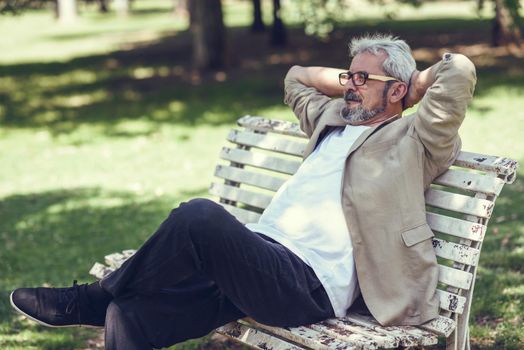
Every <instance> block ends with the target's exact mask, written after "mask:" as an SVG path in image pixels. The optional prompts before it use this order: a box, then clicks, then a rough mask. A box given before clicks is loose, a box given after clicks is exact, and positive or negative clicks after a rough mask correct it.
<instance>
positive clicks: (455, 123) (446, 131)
mask: <svg viewBox="0 0 524 350" xmlns="http://www.w3.org/2000/svg"><path fill="white" fill-rule="evenodd" d="M476 80H477V78H476V73H475V66H474V65H473V63H472V62H471V61H470V60H469V59H468V58H467V57H466V56H464V55H461V54H450V53H446V54H444V56H443V59H442V61H441V62H440V65H439V66H437V70H436V80H435V82H434V83H433V85H432V86H431V87H430V88H429V89H428V90H427V91H426V94H425V95H424V98H423V99H422V101H421V103H420V105H419V108H418V111H417V113H416V114H417V115H416V116H415V120H414V130H415V133H416V134H417V136H418V138H419V139H420V141H421V142H422V144H423V145H424V148H425V151H426V156H427V160H428V161H430V163H432V164H427V165H429V166H430V167H431V168H433V170H436V171H437V172H440V171H442V170H443V169H446V168H447V167H449V166H450V165H451V163H452V162H453V161H454V159H455V158H456V157H457V155H458V152H459V151H460V147H461V141H460V137H459V135H458V129H459V127H460V125H461V124H462V121H463V120H464V116H465V114H466V108H467V106H468V104H469V102H470V101H471V99H472V97H473V91H474V89H475V83H476ZM435 167H436V168H439V169H435ZM432 172H433V171H432Z"/></svg>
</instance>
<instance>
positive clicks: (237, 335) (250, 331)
mask: <svg viewBox="0 0 524 350" xmlns="http://www.w3.org/2000/svg"><path fill="white" fill-rule="evenodd" d="M216 332H217V333H219V334H222V335H225V336H227V337H229V338H231V339H234V340H236V341H240V342H241V343H245V344H248V345H249V346H250V347H252V348H255V349H260V350H302V349H303V348H301V347H298V346H296V345H293V344H291V343H288V342H286V341H284V340H281V339H279V338H276V337H274V336H272V335H268V334H266V333H264V332H262V331H259V330H257V329H254V328H250V327H248V326H246V325H243V324H240V323H238V322H231V323H228V324H226V325H224V326H222V327H220V328H217V330H216Z"/></svg>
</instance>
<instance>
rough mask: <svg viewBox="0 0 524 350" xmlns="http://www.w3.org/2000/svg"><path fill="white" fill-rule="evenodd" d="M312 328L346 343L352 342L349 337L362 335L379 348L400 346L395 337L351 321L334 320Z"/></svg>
mask: <svg viewBox="0 0 524 350" xmlns="http://www.w3.org/2000/svg"><path fill="white" fill-rule="evenodd" d="M311 326H312V327H314V328H315V329H317V330H318V331H320V332H324V333H326V334H332V335H333V336H336V337H339V338H341V339H344V340H346V341H351V340H350V338H348V336H349V335H352V334H362V335H365V336H366V337H367V338H369V341H370V342H373V343H374V344H376V345H377V346H379V347H383V348H395V347H398V346H399V345H400V340H399V339H398V338H396V337H395V336H391V335H388V334H384V333H381V332H377V331H376V330H374V329H371V328H369V327H365V326H361V325H358V324H354V323H352V322H350V321H349V320H344V319H338V318H332V319H329V320H325V321H322V322H320V323H317V324H315V325H311Z"/></svg>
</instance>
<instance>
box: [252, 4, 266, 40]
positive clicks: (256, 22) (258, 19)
mask: <svg viewBox="0 0 524 350" xmlns="http://www.w3.org/2000/svg"><path fill="white" fill-rule="evenodd" d="M265 29H266V26H265V25H264V21H263V20H262V6H261V4H260V0H253V24H252V25H251V31H252V32H254V33H260V32H263V31H264V30H265Z"/></svg>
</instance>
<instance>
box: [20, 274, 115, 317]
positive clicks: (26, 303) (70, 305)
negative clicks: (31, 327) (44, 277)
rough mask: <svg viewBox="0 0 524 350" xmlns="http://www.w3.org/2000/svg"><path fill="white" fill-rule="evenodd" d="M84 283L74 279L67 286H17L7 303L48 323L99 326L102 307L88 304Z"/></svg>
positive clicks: (103, 308) (103, 311)
mask: <svg viewBox="0 0 524 350" xmlns="http://www.w3.org/2000/svg"><path fill="white" fill-rule="evenodd" d="M86 287H87V284H82V285H78V284H77V283H76V281H74V282H73V286H72V287H69V288H19V289H16V290H15V291H14V292H12V293H11V297H10V299H11V305H12V306H13V307H14V308H15V310H16V311H18V312H20V313H21V314H23V315H25V316H26V317H28V318H29V319H31V320H33V321H36V322H38V323H40V324H41V325H44V326H48V327H71V326H87V327H103V326H104V322H105V313H106V307H105V306H102V307H100V306H98V307H97V305H92V303H91V302H90V299H89V298H88V297H87V294H86Z"/></svg>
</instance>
